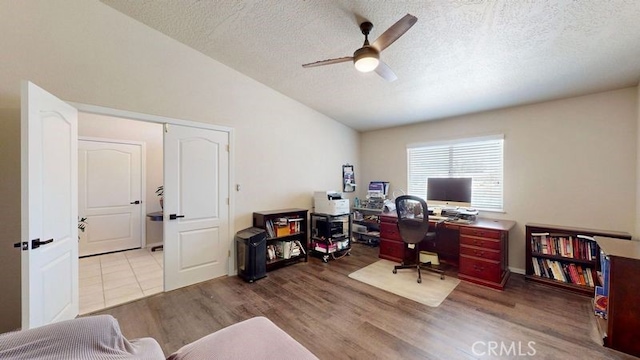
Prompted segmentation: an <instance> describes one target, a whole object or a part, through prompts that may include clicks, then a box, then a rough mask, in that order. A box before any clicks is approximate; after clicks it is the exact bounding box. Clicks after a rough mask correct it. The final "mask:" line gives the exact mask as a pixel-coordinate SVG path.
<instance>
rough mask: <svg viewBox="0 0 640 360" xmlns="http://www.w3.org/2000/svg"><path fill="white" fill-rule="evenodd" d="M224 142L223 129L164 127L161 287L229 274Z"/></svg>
mask: <svg viewBox="0 0 640 360" xmlns="http://www.w3.org/2000/svg"><path fill="white" fill-rule="evenodd" d="M228 145H229V134H228V133H227V132H223V131H216V130H211V129H202V128H194V127H188V126H180V125H167V127H166V128H165V133H164V223H163V224H164V271H165V282H164V284H165V285H164V286H165V291H169V290H173V289H177V288H180V287H183V286H187V285H191V284H195V283H198V282H201V281H205V280H209V279H213V278H216V277H219V276H222V275H226V274H227V269H228V261H229V255H228V254H229V242H230V237H229V204H228V201H229V200H228V198H229V151H228Z"/></svg>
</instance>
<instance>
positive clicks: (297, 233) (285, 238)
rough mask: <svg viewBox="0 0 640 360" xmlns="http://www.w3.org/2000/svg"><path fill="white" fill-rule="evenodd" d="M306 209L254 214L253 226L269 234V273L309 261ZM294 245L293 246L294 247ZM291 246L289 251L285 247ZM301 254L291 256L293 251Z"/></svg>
mask: <svg viewBox="0 0 640 360" xmlns="http://www.w3.org/2000/svg"><path fill="white" fill-rule="evenodd" d="M307 213H308V210H306V209H283V210H269V211H260V212H254V213H253V226H255V227H258V228H261V229H265V230H266V232H267V253H266V254H264V256H265V257H266V259H267V271H271V270H275V269H277V268H280V267H282V266H287V265H291V264H295V263H297V262H299V261H307V260H308V248H309V244H308V242H309V236H308V221H307ZM292 244H293V245H292ZM285 246H289V249H288V250H285V249H284V247H285ZM296 246H297V247H299V248H300V249H299V252H296V253H295V255H292V254H291V249H293V248H295V247H296Z"/></svg>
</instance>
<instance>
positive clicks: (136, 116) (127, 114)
mask: <svg viewBox="0 0 640 360" xmlns="http://www.w3.org/2000/svg"><path fill="white" fill-rule="evenodd" d="M67 103H68V104H70V105H71V106H73V107H75V108H76V109H78V112H81V113H89V114H96V115H104V116H112V117H118V118H123V119H130V120H138V121H145V122H151V123H156V124H162V125H164V126H171V125H181V126H189V127H195V128H201V129H209V130H216V131H222V132H226V133H228V135H229V169H228V170H229V189H228V194H229V227H228V229H229V230H228V231H229V234H227V238H228V241H229V250H230V251H229V265H228V269H227V275H228V276H230V275H236V254H235V252H236V250H235V246H233V232H234V229H235V225H234V222H235V221H234V215H235V191H233V188H234V187H235V171H234V167H235V166H234V164H235V155H234V154H235V151H234V149H235V137H234V129H233V128H231V127H227V126H220V125H213V124H208V123H203V122H196V121H189V120H182V119H175V118H170V117H165V116H159V115H150V114H144V113H138V112H133V111H127V110H118V109H113V108H108V107H103V106H97V105H88V104H81V103H75V102H72V101H67ZM165 129H166V128H165ZM163 236H164V234H163ZM162 242H163V243H164V238H163V239H162Z"/></svg>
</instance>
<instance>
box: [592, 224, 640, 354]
mask: <svg viewBox="0 0 640 360" xmlns="http://www.w3.org/2000/svg"><path fill="white" fill-rule="evenodd" d="M595 240H596V242H597V243H598V246H599V247H600V259H601V260H600V269H599V270H600V271H598V275H599V277H600V278H601V281H600V284H601V285H600V286H598V287H597V288H596V294H595V299H594V308H595V314H596V316H597V318H596V319H597V323H598V330H599V332H600V335H601V337H602V343H603V345H604V346H606V347H610V348H612V349H616V350H619V351H622V352H625V353H627V354H631V355H634V356H640V341H638V329H640V307H639V306H638V302H640V283H639V282H638V281H637V275H638V274H639V273H640V242H638V241H626V240H621V239H613V238H607V237H599V236H596V238H595Z"/></svg>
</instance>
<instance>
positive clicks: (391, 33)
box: [302, 14, 418, 81]
mask: <svg viewBox="0 0 640 360" xmlns="http://www.w3.org/2000/svg"><path fill="white" fill-rule="evenodd" d="M417 21H418V18H417V17H415V16H413V15H411V14H407V15H405V16H404V17H403V18H402V19H400V20H398V22H396V23H395V24H393V25H391V27H390V28H388V29H387V30H386V31H385V32H383V33H382V35H380V37H378V38H377V39H376V41H374V42H373V44H371V45H370V44H369V32H371V29H373V24H372V23H370V22H369V21H365V22H363V23H362V24H360V30H361V31H362V34H363V35H364V44H363V45H362V47H361V48H359V49H358V50H356V51H355V52H354V53H353V56H345V57H341V58H335V59H328V60H321V61H316V62H312V63H309V64H303V65H302V67H303V68H310V67H315V66H323V65H331V64H338V63H342V62H347V61H353V64H354V65H355V67H356V69H357V70H358V71H361V72H370V71H374V70H375V72H376V73H377V74H378V75H380V76H382V78H384V79H385V80H387V81H394V80H396V79H397V78H398V77H397V76H396V74H395V73H394V72H393V71H392V70H391V68H389V66H387V64H385V63H384V62H383V61H381V60H380V53H381V52H382V50H384V49H386V48H387V47H389V45H391V44H393V42H394V41H396V40H398V39H399V38H400V36H402V35H404V33H405V32H407V30H409V29H410V28H411V27H412V26H413V25H414V24H415V23H416V22H417Z"/></svg>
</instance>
